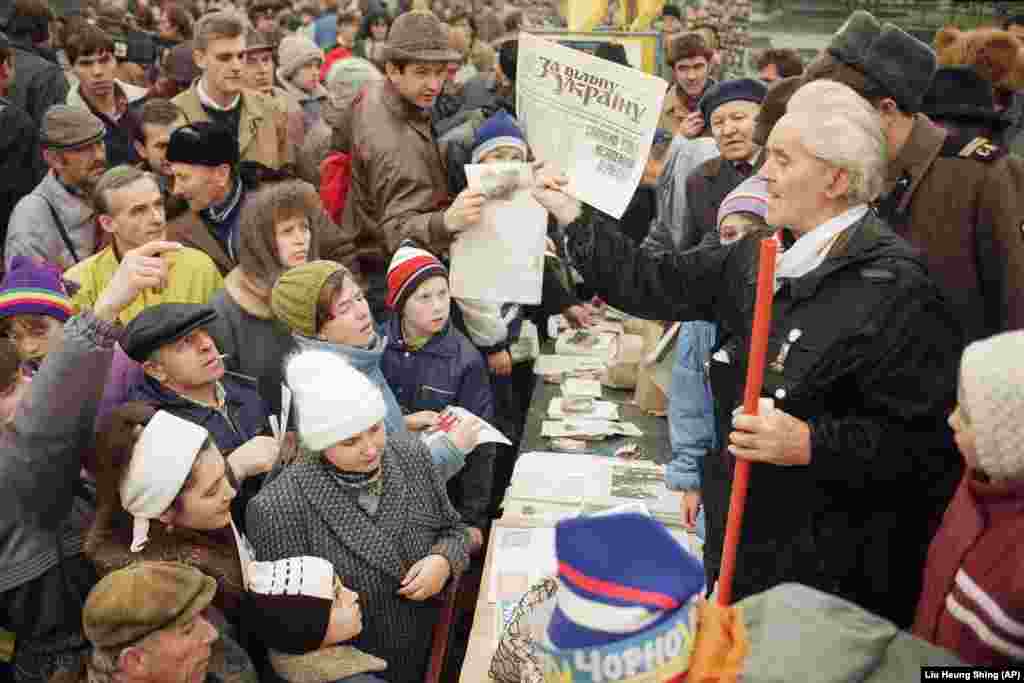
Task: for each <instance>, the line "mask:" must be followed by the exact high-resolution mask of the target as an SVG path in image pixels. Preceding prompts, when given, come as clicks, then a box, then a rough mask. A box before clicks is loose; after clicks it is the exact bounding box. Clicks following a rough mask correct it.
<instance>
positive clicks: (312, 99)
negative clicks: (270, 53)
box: [277, 34, 327, 133]
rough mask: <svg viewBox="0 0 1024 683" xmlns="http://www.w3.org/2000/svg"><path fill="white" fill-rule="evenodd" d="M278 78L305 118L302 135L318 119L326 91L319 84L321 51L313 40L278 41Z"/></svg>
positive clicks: (322, 54) (288, 38)
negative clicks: (300, 107)
mask: <svg viewBox="0 0 1024 683" xmlns="http://www.w3.org/2000/svg"><path fill="white" fill-rule="evenodd" d="M277 54H278V61H279V63H280V66H278V67H277V79H278V81H280V83H281V87H282V88H284V89H285V90H286V91H287V92H288V94H290V95H292V96H293V97H294V98H295V99H297V100H298V101H299V104H300V105H301V106H302V113H303V117H304V119H305V131H304V132H305V133H308V132H309V129H310V128H312V127H313V124H315V123H316V122H317V121H318V120H319V119H320V105H321V103H322V102H323V100H324V99H325V98H326V97H327V91H326V90H324V86H323V85H321V84H320V67H321V66H323V63H324V53H323V50H321V49H320V48H318V47H317V46H316V44H314V43H313V41H311V40H309V39H308V38H304V37H303V36H300V35H297V34H292V35H289V36H285V37H284V38H283V39H282V40H281V45H280V46H279V47H278V49H277Z"/></svg>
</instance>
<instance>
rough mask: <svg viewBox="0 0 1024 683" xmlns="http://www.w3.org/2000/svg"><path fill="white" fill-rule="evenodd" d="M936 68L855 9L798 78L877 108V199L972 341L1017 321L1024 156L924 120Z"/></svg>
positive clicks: (895, 31)
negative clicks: (883, 153)
mask: <svg viewBox="0 0 1024 683" xmlns="http://www.w3.org/2000/svg"><path fill="white" fill-rule="evenodd" d="M936 68H937V66H936V56H935V53H934V52H933V51H932V49H931V48H930V47H929V46H928V45H925V44H924V43H922V42H921V41H919V40H917V39H916V38H914V37H913V36H911V35H909V34H907V33H905V32H904V31H902V30H901V29H899V28H898V27H896V26H894V25H892V24H882V23H880V22H879V21H878V20H877V19H875V17H873V16H872V15H871V14H870V13H868V12H865V11H863V10H858V11H856V12H854V13H853V14H852V15H850V18H849V19H848V20H847V21H846V23H845V24H843V26H842V28H840V29H839V31H838V32H837V33H836V34H835V35H834V36H833V37H832V40H831V42H830V43H829V45H828V48H827V49H826V51H825V53H824V54H822V55H821V56H820V57H818V58H817V59H816V60H815V61H813V62H812V63H811V64H810V65H808V67H807V71H806V72H805V73H804V75H803V77H802V78H801V81H800V83H801V84H804V83H809V82H810V81H813V80H818V79H829V80H833V81H838V82H840V83H843V84H845V85H848V86H849V87H851V88H853V89H854V90H855V91H856V92H857V93H858V94H859V95H860V96H861V97H864V98H865V99H866V100H868V101H869V102H871V104H872V105H873V106H874V108H875V109H876V110H877V111H878V113H879V115H880V116H881V119H882V126H883V128H884V130H885V137H886V142H887V147H888V167H887V169H886V182H885V186H884V191H883V194H882V196H881V197H879V199H878V200H877V201H876V202H875V207H876V209H877V210H878V212H879V214H880V215H881V216H882V218H884V219H885V220H886V222H888V223H889V225H890V226H891V227H892V229H893V230H895V231H896V233H897V234H899V235H900V236H901V237H903V238H904V239H906V240H907V241H908V242H910V243H911V244H913V245H914V246H915V247H917V248H918V249H920V250H921V251H922V252H923V254H924V257H925V261H926V263H927V265H928V269H929V271H930V272H931V274H932V277H933V278H934V279H935V282H936V283H937V284H938V285H939V286H940V287H941V289H942V290H943V293H944V294H945V295H946V297H947V298H948V299H949V301H950V302H951V303H952V305H953V308H954V311H955V313H956V315H957V317H958V318H959V320H960V322H961V323H962V324H963V325H964V328H965V330H966V331H967V341H973V340H976V339H981V338H984V337H987V336H990V335H992V334H995V333H997V332H1002V331H1005V330H1011V329H1016V328H1020V327H1022V326H1024V193H1022V190H1024V160H1021V159H1019V158H1018V157H1015V156H1012V155H1008V154H1007V153H1006V150H1005V149H1004V148H1002V147H1000V146H999V145H996V144H995V143H993V142H992V141H991V140H989V139H988V138H985V137H981V136H969V135H962V134H957V133H956V132H954V131H949V130H944V129H942V128H939V127H937V126H935V125H934V124H933V123H932V121H931V120H930V119H929V118H928V116H926V115H925V113H924V110H923V109H922V107H923V106H924V102H925V95H926V93H927V92H928V89H929V87H930V86H931V83H932V80H933V78H934V76H935V73H936ZM787 80H788V79H787ZM783 83H785V81H783ZM773 94H774V93H772V94H769V96H768V98H767V100H766V105H765V108H764V110H763V112H762V116H761V120H760V121H759V126H758V131H757V134H755V138H756V139H755V141H756V142H758V143H763V141H764V140H765V139H767V134H768V133H769V132H771V126H772V125H774V121H771V120H769V119H768V114H769V113H770V112H769V106H768V102H772V101H773V100H776V99H777V98H775V97H773V96H772V95H773ZM777 104H778V103H777V102H773V106H772V107H771V108H770V109H771V110H772V111H773V112H774V113H775V115H776V116H777V117H781V116H782V114H783V113H785V109H784V108H781V110H780V107H778V106H775V105H777ZM759 136H761V137H759Z"/></svg>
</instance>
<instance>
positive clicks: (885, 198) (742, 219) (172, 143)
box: [0, 0, 1024, 683]
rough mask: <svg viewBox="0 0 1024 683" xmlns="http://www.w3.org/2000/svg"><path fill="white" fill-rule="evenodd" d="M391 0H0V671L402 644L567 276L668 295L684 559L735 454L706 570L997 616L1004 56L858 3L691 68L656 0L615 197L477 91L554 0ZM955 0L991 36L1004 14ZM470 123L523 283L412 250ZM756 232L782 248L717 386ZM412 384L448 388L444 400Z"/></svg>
mask: <svg viewBox="0 0 1024 683" xmlns="http://www.w3.org/2000/svg"><path fill="white" fill-rule="evenodd" d="M399 5H400V6H399V7H398V8H389V7H386V6H385V5H384V4H383V3H382V2H380V1H379V0H369V1H364V2H353V3H351V4H346V3H345V2H340V1H337V0H324V1H323V2H322V4H321V5H320V6H310V5H307V4H304V3H295V4H283V3H279V2H277V0H252V1H251V2H249V3H245V4H238V5H236V4H235V3H233V2H231V1H230V0H222V1H206V0H197V1H195V2H193V1H192V0H184V1H178V0H168V1H167V2H164V3H162V4H160V5H156V4H150V3H149V2H147V1H146V0H127V3H126V2H125V0H100V1H99V2H98V3H93V2H90V3H85V4H84V5H83V6H82V8H81V9H80V10H79V11H77V12H75V13H73V14H71V15H66V16H61V17H59V20H58V18H57V17H55V16H54V14H53V12H52V11H51V9H50V7H49V6H48V5H47V3H46V2H45V1H44V0H16V1H15V2H14V5H13V11H12V13H11V15H10V17H8V19H7V24H6V26H5V27H4V31H5V32H4V33H3V34H0V150H2V151H0V225H2V226H3V227H4V237H3V240H2V244H3V254H2V264H3V276H2V281H0V331H2V332H3V335H0V420H2V423H3V429H2V433H0V443H2V446H0V448H2V452H3V455H4V457H3V458H2V459H0V540H2V542H0V629H2V630H0V636H2V640H0V646H2V647H0V661H4V662H6V663H7V664H8V665H9V667H10V670H11V671H13V676H14V679H15V680H17V681H19V682H29V681H31V682H43V681H50V680H55V681H71V680H83V681H85V680H88V681H90V683H108V682H110V681H125V682H132V681H139V682H140V683H141V682H142V681H156V682H160V681H171V680H181V679H182V678H187V679H188V680H190V681H193V682H200V681H204V680H214V679H217V680H225V681H228V682H233V681H247V682H251V681H256V680H265V681H272V682H279V681H282V680H284V681H289V682H292V683H333V682H335V681H349V682H350V683H372V682H373V681H381V680H386V681H402V682H406V681H413V680H421V679H423V678H424V677H425V675H426V673H427V671H428V668H429V663H430V659H431V653H432V647H433V642H434V641H433V633H434V627H435V625H436V624H437V622H438V620H439V618H440V616H441V614H442V611H443V610H444V609H445V605H446V604H450V603H451V601H452V600H453V599H454V597H456V596H455V592H456V591H459V590H460V588H459V586H460V584H459V579H460V577H461V576H462V575H463V574H464V573H465V572H466V571H467V570H469V569H470V568H471V567H474V566H475V567H477V568H478V567H479V566H480V565H481V564H482V560H483V553H484V549H485V548H486V542H487V538H488V533H489V527H490V523H491V520H492V519H493V518H494V517H495V516H496V515H497V514H498V511H499V508H500V503H501V498H502V495H503V492H504V489H505V487H506V486H507V484H508V482H509V479H510V476H511V468H512V466H513V464H514V462H515V455H516V451H517V447H518V443H519V441H520V439H521V437H522V436H523V432H524V425H525V422H526V415H527V409H528V405H529V401H530V396H531V393H532V390H533V384H534V375H533V372H532V361H533V360H534V358H535V357H536V354H537V348H538V346H539V341H540V340H541V339H543V338H545V337H546V335H547V331H548V325H547V319H548V318H549V317H551V316H555V315H562V316H564V318H565V320H566V321H567V322H568V324H569V325H570V326H572V327H576V328H585V327H588V326H589V325H590V324H592V322H593V320H594V317H595V313H596V309H595V306H599V305H600V302H607V303H608V304H611V305H613V306H615V307H617V308H619V309H621V310H622V311H625V312H626V313H629V314H632V315H635V316H637V317H641V318H648V319H651V320H658V321H664V322H666V323H667V322H674V321H682V325H681V332H680V334H679V340H678V343H677V351H676V354H677V355H676V359H675V364H674V367H673V370H672V379H671V391H670V401H669V414H668V422H669V427H670V429H669V431H670V441H669V442H668V443H665V444H661V445H660V446H659V447H660V448H663V449H664V450H665V451H671V461H670V462H669V464H668V465H667V467H666V475H665V480H666V485H667V486H668V487H669V488H670V489H673V490H678V491H682V492H683V495H682V501H683V503H682V509H681V510H680V517H681V521H682V524H683V525H684V526H686V527H688V528H690V529H692V530H693V531H694V532H696V533H698V534H700V535H701V536H702V537H703V538H704V539H705V542H704V546H703V548H704V551H703V572H704V576H703V577H700V576H699V573H700V569H699V568H698V569H694V566H691V565H692V564H693V563H692V562H690V560H689V559H687V560H686V562H684V564H686V567H685V572H683V569H684V568H681V569H680V572H681V574H680V576H682V575H683V573H685V577H686V581H685V583H686V586H685V592H686V593H687V595H690V594H693V593H695V592H696V591H698V589H699V588H700V586H701V584H703V586H704V588H705V589H706V591H707V593H708V594H711V593H713V592H714V590H715V589H716V586H717V581H718V579H719V574H720V572H721V570H722V557H723V550H724V542H725V525H726V518H727V514H728V505H729V497H730V492H731V489H732V479H733V473H734V468H735V464H736V461H737V459H744V460H748V461H750V462H752V463H755V464H754V466H753V467H752V468H751V479H750V493H749V500H748V503H747V513H746V521H745V524H744V527H743V531H742V536H741V538H740V542H739V545H738V557H737V564H736V573H735V578H734V581H733V593H734V595H735V596H736V598H737V599H742V598H746V597H748V596H754V595H758V594H762V593H764V592H765V591H768V590H770V589H772V588H773V587H775V586H777V585H779V584H783V583H787V582H799V583H801V584H805V585H806V586H809V587H811V588H813V589H817V590H819V591H822V592H824V593H828V594H830V595H831V596H835V597H836V598H838V599H842V600H847V601H849V602H851V603H853V604H855V605H857V606H859V607H860V608H862V609H864V610H867V611H870V612H871V613H873V614H874V615H877V616H878V617H881V618H884V619H886V620H888V622H889V623H891V624H892V625H894V626H895V627H898V628H901V629H906V630H911V631H912V632H913V634H914V635H915V636H917V637H918V638H921V639H924V640H926V641H929V642H931V643H932V644H934V645H935V646H938V647H939V648H944V649H945V650H948V651H949V653H950V656H951V657H956V658H959V659H960V660H962V661H964V662H968V663H974V664H1004V663H1007V662H1020V661H1022V660H1024V583H1022V580H1024V579H1022V577H1024V552H1022V550H1021V547H1020V543H1019V538H1020V537H1021V532H1022V531H1024V440H1022V435H1024V432H1022V431H1021V428H1020V423H1021V418H1022V417H1024V377H1022V369H1024V361H1022V359H1024V332H1022V331H1021V328H1022V327H1024V194H1022V190H1024V159H1022V158H1021V157H1018V156H1016V154H1014V153H1013V152H1011V151H1010V149H1011V148H1014V147H1015V146H1016V144H1019V142H1020V141H1019V140H1018V137H1019V136H1020V134H1021V129H1022V128H1024V120H1022V119H1024V117H1022V116H1021V112H1024V104H1021V103H1020V102H1019V101H1018V100H1017V97H1018V95H1017V94H1016V93H1013V92H1006V90H1005V87H1003V84H1002V83H999V84H996V85H993V79H992V77H991V69H988V70H986V69H981V68H973V67H972V66H964V65H955V66H950V65H943V66H940V64H939V59H938V58H937V56H936V52H935V50H934V49H933V48H932V47H931V46H929V45H927V44H925V43H923V42H921V41H920V40H918V39H917V38H914V37H912V36H911V35H909V34H908V33H906V32H904V31H903V30H901V29H900V28H898V27H896V26H894V25H892V24H888V23H881V22H879V21H878V20H877V19H876V18H875V17H874V16H872V15H871V14H869V13H867V12H863V11H858V12H855V13H854V14H853V15H852V16H851V17H850V19H849V20H848V21H847V22H846V23H844V24H843V26H842V27H841V28H840V29H839V30H838V32H837V33H836V34H835V35H834V36H833V37H832V39H831V41H830V43H829V45H828V47H827V48H826V49H825V50H823V51H822V52H821V54H820V55H818V57H817V58H816V59H814V60H813V61H812V62H811V63H809V64H807V65H804V64H803V62H802V60H801V58H800V56H799V55H798V54H797V53H796V52H795V51H794V50H789V49H784V48H782V49H772V50H768V51H766V52H764V53H763V54H760V55H759V57H758V59H757V60H756V68H757V70H758V73H757V74H750V77H744V78H722V79H716V73H717V71H716V70H717V68H718V66H719V65H720V55H719V53H718V47H717V46H715V45H712V44H709V43H708V42H707V40H706V38H705V37H704V36H703V35H702V34H701V33H689V32H686V31H684V30H683V24H682V23H681V14H680V12H679V10H678V9H677V8H676V7H674V6H671V5H669V6H666V8H665V9H664V11H663V13H662V16H661V18H660V22H661V30H662V31H663V32H664V33H665V45H666V46H667V52H666V56H667V58H666V71H665V75H666V76H667V81H668V83H667V90H666V93H665V98H664V106H663V109H662V112H661V115H660V118H659V121H658V129H657V131H655V133H654V135H653V144H652V146H651V148H650V150H648V155H647V159H648V160H647V164H646V167H645V169H644V173H643V176H642V179H641V182H640V185H639V187H638V188H637V191H636V193H635V196H634V198H633V201H632V202H631V203H630V206H629V207H628V208H627V210H626V212H625V213H624V214H623V216H622V217H621V218H620V219H618V220H616V219H613V218H612V217H610V216H608V215H605V214H603V213H601V212H600V211H598V210H597V209H594V208H592V207H589V206H587V205H585V204H581V203H580V202H579V201H578V200H576V199H574V198H573V197H572V196H570V195H569V194H567V192H566V187H567V184H568V182H569V179H568V178H566V177H565V176H564V174H563V169H560V168H558V167H557V166H555V165H553V164H552V163H550V160H537V159H535V157H534V154H533V153H532V150H531V147H530V142H529V135H528V131H526V130H524V128H523V127H522V126H521V125H520V123H519V121H518V120H517V118H516V114H517V107H516V89H515V82H516V76H517V60H518V52H517V51H518V43H517V35H518V33H519V31H520V30H523V29H526V30H528V29H529V27H531V26H537V25H539V24H542V23H544V22H549V23H550V25H554V24H556V23H557V19H555V14H554V13H553V12H554V9H553V8H552V7H551V3H546V2H535V3H508V6H504V5H502V6H498V5H497V4H495V3H488V2H485V3H482V7H481V3H476V5H475V6H474V7H470V6H468V4H466V3H460V2H458V1H457V0H437V1H436V2H433V3H422V2H419V0H417V2H413V3H399ZM393 10H397V11H393ZM991 30H992V31H996V32H998V33H999V35H1000V39H1005V40H1006V41H1010V42H1009V43H1008V44H1009V45H1011V47H1013V48H1014V49H1015V50H1017V51H1019V50H1020V49H1021V46H1020V45H1019V41H1020V40H1024V37H1018V36H1024V17H1020V18H1016V19H1009V20H1008V21H1007V22H1006V25H1004V26H1002V27H999V28H993V29H991ZM1018 30H1019V32H1018ZM146 32H148V33H146ZM126 36H128V37H127V38H126ZM132 36H134V37H132ZM139 36H148V37H147V38H146V40H148V42H145V41H143V39H142V38H140V37H139ZM140 41H142V42H140ZM143 44H145V45H146V46H148V47H147V48H146V49H151V51H152V60H151V62H150V63H149V64H148V65H143V64H140V62H139V61H135V60H133V59H130V58H129V55H130V54H134V53H135V52H137V51H138V50H141V49H142V48H141V47H140V45H143ZM597 55H598V56H600V57H603V58H605V59H609V60H611V61H615V62H618V63H619V64H622V65H623V66H626V67H636V66H638V65H630V64H629V62H628V60H627V55H626V52H625V50H624V49H622V48H621V46H618V45H614V44H606V45H603V46H602V47H601V48H600V49H599V50H598V51H597ZM142 61H145V60H142ZM1022 87H1024V84H1022ZM509 162H512V163H531V164H533V167H534V172H535V176H536V187H535V188H534V190H533V194H534V197H535V198H536V200H537V201H538V202H539V203H540V204H541V205H542V206H543V207H544V208H545V209H546V210H547V212H548V214H549V221H548V240H547V243H546V251H545V257H544V265H543V292H542V300H541V303H540V304H539V305H536V306H521V305H518V304H511V303H508V302H502V301H482V300H474V299H465V298H456V297H453V296H452V294H451V292H450V289H449V266H450V264H449V255H450V251H451V246H452V244H453V243H454V242H455V241H457V240H458V239H460V236H461V235H463V234H464V233H466V232H467V231H472V230H473V229H474V227H475V226H476V225H477V224H478V223H479V222H480V221H481V216H482V213H483V210H484V207H485V205H486V203H487V202H488V201H489V199H488V197H487V196H486V195H485V194H484V193H483V192H482V191H480V190H478V189H475V188H473V187H470V186H469V183H468V182H467V177H466V171H465V166H466V164H492V163H509ZM761 239H773V240H775V241H776V242H777V243H778V245H779V246H780V249H781V254H780V256H779V261H778V267H777V271H776V275H775V299H774V308H773V315H772V323H771V332H770V335H769V342H768V356H767V361H768V362H767V364H766V370H765V377H764V392H763V396H764V398H763V399H762V407H761V409H760V410H759V412H758V414H757V415H746V414H743V412H742V411H741V410H739V409H737V406H739V405H740V404H741V403H742V392H743V382H744V379H745V376H746V371H747V364H748V358H747V352H748V349H749V347H750V337H751V323H752V318H753V311H754V295H755V287H754V284H755V282H756V279H757V267H758V265H757V264H758V261H757V257H758V252H759V244H760V240H761ZM495 258H500V255H495ZM594 297H596V299H597V303H595V298H594ZM450 406H457V407H460V408H463V409H465V410H466V411H468V412H469V413H471V414H472V416H471V417H469V418H465V419H462V420H460V421H458V423H457V424H456V425H455V426H454V428H452V429H451V430H450V431H448V430H447V429H442V427H444V426H445V422H446V420H449V419H450V418H449V417H448V416H447V414H446V409H447V408H448V407H450ZM473 416H475V417H473ZM482 420H485V421H487V422H490V423H493V424H494V425H496V426H497V427H498V428H499V430H500V431H502V432H503V433H504V434H505V435H506V436H508V437H509V439H510V440H511V441H512V445H511V446H505V445H496V444H492V443H482V442H481V437H480V433H481V429H482V425H483V423H482V422H481V421H482ZM428 435H429V436H430V438H423V437H426V436H428ZM623 524H626V523H625V522H624V523H623ZM629 524H632V522H630V523H629ZM644 524H645V523H640V525H639V526H638V527H637V528H638V529H640V530H641V531H642V532H643V533H654V535H655V536H658V532H649V530H644V528H645V527H644ZM627 526H628V524H627ZM559 533H560V534H561V533H562V531H559ZM659 542H660V541H659ZM570 546H571V544H570ZM570 546H566V549H565V552H566V553H567V557H569V556H572V553H571V552H570ZM571 547H574V546H571ZM562 552H563V549H562V548H561V547H560V550H559V553H560V554H561V553H562ZM673 552H674V551H673ZM617 555H619V556H620V558H619V559H620V560H621V558H622V557H628V553H617ZM674 556H675V555H674V554H673V553H669V554H668V555H666V556H665V557H668V558H671V557H674ZM574 561H577V562H579V563H580V566H584V565H586V566H588V567H589V569H588V571H593V572H596V573H597V574H602V575H603V574H607V573H608V572H610V571H612V570H611V569H610V567H611V565H607V566H603V565H602V566H598V565H599V564H600V563H597V564H595V563H594V562H593V556H591V555H588V554H586V553H582V554H581V553H578V552H577V553H576V556H575V560H574ZM663 561H669V562H670V563H671V562H675V561H676V560H671V559H670V560H663ZM680 561H682V560H680ZM655 564H657V563H655ZM663 570H664V568H662V571H663ZM561 571H562V572H563V573H564V572H565V568H564V567H563V568H562V569H561ZM623 571H632V570H630V569H628V567H627V568H625V569H623ZM668 573H669V574H671V573H672V572H671V570H670V571H669V572H668ZM567 576H568V578H566V577H562V579H563V581H569V582H570V583H571V582H572V581H575V580H576V579H574V578H573V576H575V575H567ZM604 579H605V580H606V581H614V580H615V579H616V577H615V576H610V575H609V576H605V577H604ZM602 585H604V584H602ZM681 590H682V589H681ZM560 600H561V598H560ZM602 613H605V612H601V611H599V612H597V614H598V615H600V614H602ZM591 616H593V615H591ZM458 618H459V619H461V620H462V622H463V626H465V624H466V623H467V622H468V620H469V619H471V618H472V617H471V613H461V614H460V615H459V617H458ZM644 623H645V624H647V623H649V620H648V621H645V622H644ZM590 628H597V627H596V626H594V625H593V624H590ZM598 630H600V629H598ZM609 630H610V631H614V630H615V629H613V628H611V627H609ZM456 668H457V667H456Z"/></svg>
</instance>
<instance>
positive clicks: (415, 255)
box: [384, 241, 448, 314]
mask: <svg viewBox="0 0 1024 683" xmlns="http://www.w3.org/2000/svg"><path fill="white" fill-rule="evenodd" d="M437 276H440V277H443V278H447V277H448V271H447V270H446V269H445V267H444V265H442V264H441V261H439V260H438V258H437V257H436V256H434V255H433V254H431V253H430V252H429V251H427V250H425V249H420V248H419V247H417V246H415V245H414V244H413V243H412V242H408V241H406V242H403V243H402V245H401V246H400V247H399V248H398V251H396V252H395V255H394V257H392V259H391V263H390V264H389V265H388V276H387V283H388V296H387V299H385V301H384V303H385V304H387V306H388V308H390V309H391V310H393V311H397V312H398V313H399V314H401V312H402V307H403V306H404V305H405V300H406V299H408V298H409V297H410V296H412V293H413V292H415V291H416V288H417V287H419V286H420V284H421V283H423V282H424V281H426V280H429V279H430V278H432V277H437Z"/></svg>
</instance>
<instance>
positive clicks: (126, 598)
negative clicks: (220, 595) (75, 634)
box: [82, 562, 217, 649]
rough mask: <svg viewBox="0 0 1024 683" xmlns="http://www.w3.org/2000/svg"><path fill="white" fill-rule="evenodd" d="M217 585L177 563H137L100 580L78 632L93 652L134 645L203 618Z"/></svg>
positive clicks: (87, 603)
mask: <svg viewBox="0 0 1024 683" xmlns="http://www.w3.org/2000/svg"><path fill="white" fill-rule="evenodd" d="M216 593H217V582H216V581H215V580H214V579H212V578H210V577H209V576H206V575H205V574H203V573H202V572H201V571H199V570H198V569H196V568H195V567H191V566H189V565H187V564H181V563H179V562H136V563H134V564H132V565H129V566H128V567H125V568H124V569H118V570H117V571H114V572H111V573H109V574H107V575H106V576H104V577H103V578H102V579H100V581H99V583H97V584H96V585H95V586H93V589H92V590H91V591H90V592H89V597H88V598H86V600H85V606H84V607H83V608H82V631H83V632H84V633H85V637H86V638H88V639H89V641H90V642H92V644H93V645H94V646H95V647H100V648H107V649H114V648H118V647H123V646H125V645H130V644H132V643H137V642H138V641H140V640H142V639H143V638H145V637H146V636H148V635H149V634H151V633H154V632H156V631H160V630H162V629H172V628H177V627H178V626H183V625H185V624H187V623H189V622H190V621H192V620H193V619H195V618H196V617H197V616H199V614H200V613H202V611H203V610H205V609H206V608H207V607H209V605H210V603H211V602H212V601H213V596H214V595H215V594H216Z"/></svg>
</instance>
